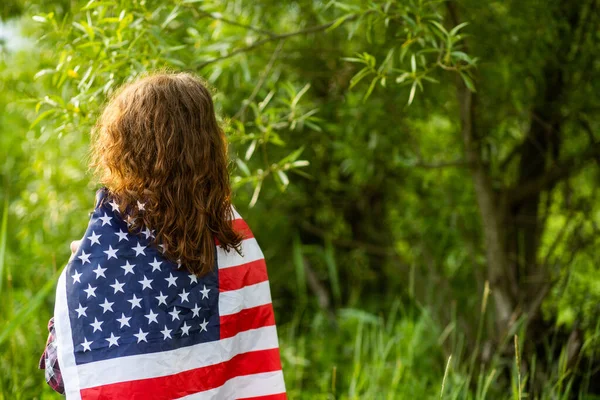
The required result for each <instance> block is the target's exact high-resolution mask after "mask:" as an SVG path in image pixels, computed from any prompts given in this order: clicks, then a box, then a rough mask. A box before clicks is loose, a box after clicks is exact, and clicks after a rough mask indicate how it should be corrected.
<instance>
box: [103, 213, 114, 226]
mask: <svg viewBox="0 0 600 400" xmlns="http://www.w3.org/2000/svg"><path fill="white" fill-rule="evenodd" d="M100 219H101V220H102V226H104V225H106V224H109V225H110V226H112V224H111V223H110V220H111V219H112V217H109V216H108V215H106V213H104V217H100Z"/></svg>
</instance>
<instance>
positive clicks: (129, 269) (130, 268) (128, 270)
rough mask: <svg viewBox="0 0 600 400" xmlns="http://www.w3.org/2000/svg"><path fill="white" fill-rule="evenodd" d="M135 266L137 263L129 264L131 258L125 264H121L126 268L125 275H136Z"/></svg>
mask: <svg viewBox="0 0 600 400" xmlns="http://www.w3.org/2000/svg"><path fill="white" fill-rule="evenodd" d="M133 267H135V264H129V260H127V261H125V265H122V266H121V268H123V269H124V270H125V275H127V274H133V275H135V273H134V272H133Z"/></svg>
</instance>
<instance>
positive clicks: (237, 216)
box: [231, 204, 242, 219]
mask: <svg viewBox="0 0 600 400" xmlns="http://www.w3.org/2000/svg"><path fill="white" fill-rule="evenodd" d="M231 210H232V211H233V219H242V216H241V215H240V213H238V212H237V210H236V209H235V207H234V206H233V204H232V205H231Z"/></svg>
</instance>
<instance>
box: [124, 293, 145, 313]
mask: <svg viewBox="0 0 600 400" xmlns="http://www.w3.org/2000/svg"><path fill="white" fill-rule="evenodd" d="M127 301H128V302H130V303H131V309H132V310H133V309H134V308H136V307H139V308H142V306H141V305H140V302H141V301H142V299H141V298H139V299H138V298H137V297H136V295H135V294H134V295H133V298H131V299H130V300H127Z"/></svg>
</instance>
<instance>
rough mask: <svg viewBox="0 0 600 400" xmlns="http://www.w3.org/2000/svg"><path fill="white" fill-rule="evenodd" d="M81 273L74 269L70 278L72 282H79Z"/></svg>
mask: <svg viewBox="0 0 600 400" xmlns="http://www.w3.org/2000/svg"><path fill="white" fill-rule="evenodd" d="M81 275H83V274H80V273H79V272H77V270H75V273H74V274H73V275H71V278H73V283H75V282H79V283H81V281H80V280H79V278H81Z"/></svg>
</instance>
